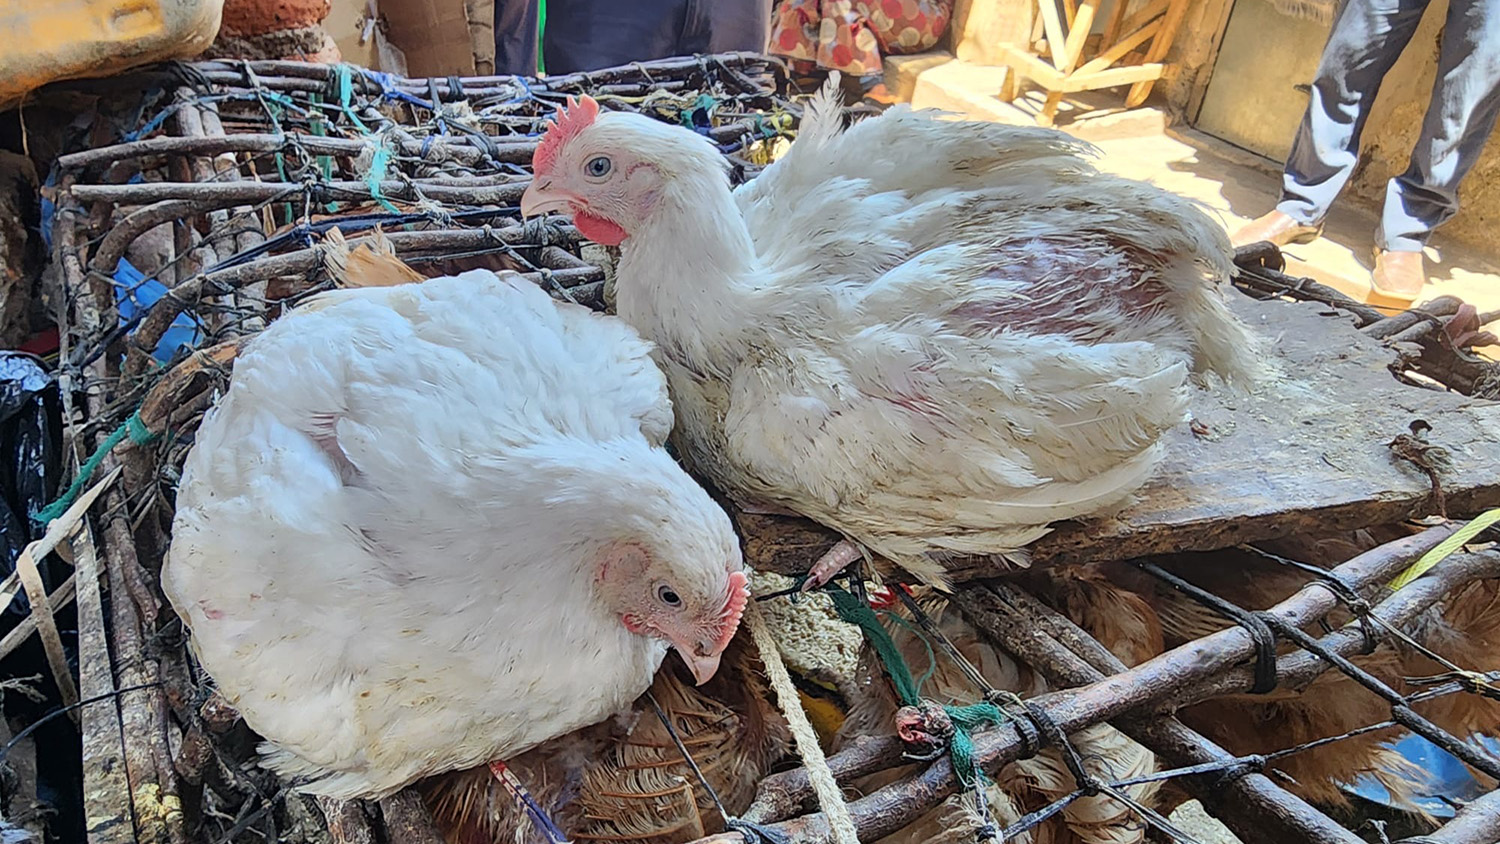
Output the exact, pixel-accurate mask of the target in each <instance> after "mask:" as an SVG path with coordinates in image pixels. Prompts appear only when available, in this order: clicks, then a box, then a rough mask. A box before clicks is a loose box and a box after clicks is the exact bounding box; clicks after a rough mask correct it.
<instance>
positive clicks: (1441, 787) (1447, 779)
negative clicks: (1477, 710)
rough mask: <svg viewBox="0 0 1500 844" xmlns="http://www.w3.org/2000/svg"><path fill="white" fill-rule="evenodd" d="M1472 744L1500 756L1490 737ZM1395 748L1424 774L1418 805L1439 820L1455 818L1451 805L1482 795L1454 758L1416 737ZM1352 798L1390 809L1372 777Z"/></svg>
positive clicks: (1361, 781) (1388, 797)
mask: <svg viewBox="0 0 1500 844" xmlns="http://www.w3.org/2000/svg"><path fill="white" fill-rule="evenodd" d="M1472 740H1473V741H1475V742H1477V743H1478V744H1480V745H1481V746H1483V747H1484V748H1485V749H1486V750H1488V751H1490V752H1491V753H1497V754H1500V741H1497V740H1496V739H1494V738H1493V737H1491V736H1474V737H1473V739H1472ZM1394 748H1395V750H1396V752H1397V753H1400V754H1401V755H1402V756H1403V757H1405V758H1406V759H1407V761H1409V762H1411V763H1412V764H1413V765H1416V766H1417V767H1418V768H1421V769H1422V770H1423V771H1425V772H1426V773H1427V781H1426V782H1425V783H1423V784H1422V787H1420V788H1418V789H1416V798H1415V802H1416V803H1417V805H1419V806H1421V807H1422V808H1423V809H1426V810H1427V811H1428V812H1430V813H1432V815H1433V817H1436V818H1440V819H1447V818H1451V817H1453V815H1454V810H1453V803H1451V802H1449V801H1455V802H1459V803H1462V802H1467V801H1469V800H1473V799H1475V798H1477V797H1480V796H1482V795H1483V794H1484V793H1485V788H1484V787H1483V786H1481V785H1480V784H1479V782H1478V781H1476V780H1475V779H1474V777H1473V775H1471V774H1470V773H1469V769H1468V768H1466V767H1464V763H1462V762H1460V761H1459V760H1458V758H1457V757H1455V756H1454V755H1453V754H1451V753H1449V752H1448V751H1446V750H1444V749H1442V748H1441V747H1438V746H1437V745H1435V744H1433V743H1432V742H1430V741H1428V740H1427V739H1424V738H1422V737H1421V736H1419V735H1415V734H1409V735H1407V736H1406V737H1405V738H1403V739H1401V740H1400V741H1398V742H1396V744H1395V745H1394ZM1351 790H1352V791H1353V792H1354V793H1355V794H1357V795H1359V796H1360V797H1363V798H1365V799H1366V800H1369V801H1371V802H1373V803H1378V804H1380V805H1382V806H1391V805H1392V802H1393V801H1392V800H1391V794H1390V792H1389V791H1387V790H1386V789H1385V786H1382V785H1381V784H1380V783H1379V782H1377V781H1376V780H1375V779H1374V778H1373V777H1370V776H1365V777H1361V778H1360V779H1359V780H1357V781H1356V782H1355V783H1354V786H1353V788H1352V789H1351Z"/></svg>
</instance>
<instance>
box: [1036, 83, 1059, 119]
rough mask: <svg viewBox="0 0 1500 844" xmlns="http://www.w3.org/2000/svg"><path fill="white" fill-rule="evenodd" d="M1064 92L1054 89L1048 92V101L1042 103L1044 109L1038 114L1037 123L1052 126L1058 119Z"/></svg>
mask: <svg viewBox="0 0 1500 844" xmlns="http://www.w3.org/2000/svg"><path fill="white" fill-rule="evenodd" d="M1062 97H1063V95H1062V92H1061V91H1052V92H1049V93H1048V94H1047V101H1046V102H1045V103H1043V104H1042V110H1041V111H1040V112H1039V113H1038V114H1037V116H1036V125H1038V126H1047V127H1050V126H1052V124H1053V122H1054V121H1055V120H1056V119H1057V107H1058V106H1060V105H1062Z"/></svg>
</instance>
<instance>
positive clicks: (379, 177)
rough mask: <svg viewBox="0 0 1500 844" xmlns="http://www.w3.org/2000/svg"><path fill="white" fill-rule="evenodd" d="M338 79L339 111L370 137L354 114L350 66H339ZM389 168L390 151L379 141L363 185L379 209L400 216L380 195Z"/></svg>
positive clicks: (362, 133)
mask: <svg viewBox="0 0 1500 844" xmlns="http://www.w3.org/2000/svg"><path fill="white" fill-rule="evenodd" d="M338 77H339V110H340V111H342V112H343V113H344V116H345V117H348V118H349V122H350V123H351V124H353V125H354V128H356V129H358V130H359V133H360V134H361V135H364V136H365V137H370V136H371V135H372V134H373V133H372V132H370V128H369V127H368V126H366V125H365V124H364V123H362V122H360V119H359V115H357V114H355V113H354V105H353V103H354V74H353V72H352V71H351V70H350V66H349V65H347V64H341V65H339V66H338ZM390 166H391V149H390V147H388V146H386V145H385V142H384V141H383V140H381V141H379V143H378V145H377V146H376V147H375V155H374V157H373V158H371V159H370V174H369V175H368V176H366V177H365V184H366V185H368V186H369V188H370V195H371V196H373V197H374V198H375V200H376V201H377V202H379V203H380V205H381V207H383V208H385V210H387V211H389V212H391V213H392V214H400V213H401V209H399V208H397V207H396V206H395V205H393V204H391V201H390V200H389V199H386V198H385V197H384V196H383V195H381V193H380V183H381V182H382V181H383V180H384V179H385V173H386V171H387V170H389V169H390Z"/></svg>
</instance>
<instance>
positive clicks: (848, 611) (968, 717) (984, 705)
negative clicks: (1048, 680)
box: [824, 587, 1004, 788]
mask: <svg viewBox="0 0 1500 844" xmlns="http://www.w3.org/2000/svg"><path fill="white" fill-rule="evenodd" d="M824 588H825V591H827V593H828V594H829V596H830V597H832V598H833V607H834V609H835V610H836V611H837V612H838V614H839V617H840V618H842V619H843V620H844V621H847V622H849V623H850V624H853V625H856V626H858V627H859V629H860V630H861V631H863V633H864V634H865V638H866V639H868V640H869V642H870V646H871V647H873V648H874V649H875V653H876V654H877V655H878V656H879V657H880V662H881V665H883V666H884V667H885V673H886V675H887V676H889V677H890V678H891V684H892V685H893V686H895V688H896V696H897V697H898V698H899V699H900V700H901V705H902V706H912V707H921V706H922V704H923V701H922V694H921V690H920V689H919V688H918V686H917V681H916V680H914V679H913V678H912V674H911V668H909V667H908V666H907V664H906V659H905V657H903V656H901V651H900V649H898V648H897V647H896V642H895V641H894V640H893V639H891V634H890V633H888V632H886V629H885V627H884V626H882V625H881V623H880V619H879V618H877V617H876V615H875V611H874V610H872V609H871V608H870V605H869V604H867V603H866V602H864V601H861V600H860V599H859V598H857V597H855V596H854V595H852V594H850V593H849V592H846V591H844V590H843V589H840V588H837V587H824ZM942 709H943V712H945V713H947V715H948V719H949V720H950V721H952V722H953V735H952V736H951V737H950V738H949V739H948V756H949V758H950V759H951V760H952V762H953V772H954V774H956V775H957V776H958V780H959V782H960V783H962V784H963V786H964V788H973V787H974V786H975V784H976V783H979V782H981V781H983V780H984V779H986V778H985V775H984V772H983V771H982V770H980V769H979V767H978V766H977V765H975V764H974V739H973V737H972V736H971V735H970V733H971V732H972V731H973V730H975V729H977V728H979V727H983V726H988V725H990V724H998V723H1000V721H1001V720H1002V719H1003V717H1004V716H1003V715H1002V714H1001V712H1000V707H998V706H996V705H995V704H993V703H989V702H981V703H974V704H970V705H968V706H943V707H942Z"/></svg>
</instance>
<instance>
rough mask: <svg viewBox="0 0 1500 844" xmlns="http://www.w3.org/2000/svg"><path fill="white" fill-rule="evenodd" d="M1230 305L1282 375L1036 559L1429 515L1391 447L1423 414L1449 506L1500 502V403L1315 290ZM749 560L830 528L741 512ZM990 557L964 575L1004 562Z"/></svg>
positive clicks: (1457, 509) (805, 542) (1185, 433)
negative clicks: (1424, 374)
mask: <svg viewBox="0 0 1500 844" xmlns="http://www.w3.org/2000/svg"><path fill="white" fill-rule="evenodd" d="M1233 306H1234V309H1235V310H1236V311H1237V312H1239V313H1240V315H1241V316H1242V317H1244V318H1245V319H1246V320H1248V321H1250V322H1251V324H1252V325H1254V326H1256V327H1257V329H1258V330H1260V331H1261V332H1262V333H1263V334H1264V335H1266V336H1267V337H1269V338H1271V340H1272V341H1273V342H1274V344H1275V347H1276V348H1277V350H1278V354H1277V356H1276V357H1277V360H1278V362H1279V364H1280V366H1282V367H1283V368H1284V369H1285V371H1286V377H1284V378H1282V379H1279V380H1278V381H1277V382H1276V383H1274V384H1272V385H1268V386H1266V387H1264V388H1261V389H1258V390H1256V391H1255V392H1254V393H1253V394H1250V395H1235V394H1233V393H1231V392H1228V391H1225V390H1216V391H1199V392H1198V393H1197V394H1196V395H1195V396H1194V398H1193V401H1192V414H1193V418H1194V419H1195V420H1197V422H1198V423H1199V425H1197V426H1193V427H1197V428H1198V429H1199V430H1200V431H1204V432H1205V433H1202V434H1199V433H1194V431H1193V430H1192V428H1191V427H1190V426H1187V425H1184V426H1181V427H1180V428H1178V429H1177V430H1175V431H1173V432H1172V433H1171V434H1170V435H1169V437H1168V456H1167V458H1166V460H1165V461H1164V463H1163V465H1162V467H1161V469H1160V470H1159V471H1158V473H1157V475H1156V477H1155V479H1154V480H1152V481H1151V482H1150V483H1148V484H1147V485H1146V486H1145V487H1144V488H1143V489H1142V490H1141V491H1140V493H1139V495H1138V496H1137V500H1136V501H1135V502H1133V503H1132V504H1130V505H1129V506H1127V507H1126V508H1125V509H1124V510H1122V511H1121V512H1120V513H1118V514H1117V515H1115V516H1111V517H1107V518H1099V519H1093V520H1089V521H1087V522H1080V523H1068V524H1062V525H1059V526H1058V527H1057V529H1056V530H1054V531H1053V533H1051V534H1050V535H1048V536H1046V537H1043V538H1042V539H1041V540H1039V541H1038V542H1036V543H1035V544H1034V545H1033V546H1032V548H1031V552H1032V557H1033V565H1057V564H1065V563H1077V562H1090V561H1107V560H1123V559H1130V558H1134V557H1139V556H1142V555H1146V554H1155V553H1165V552H1174V551H1206V550H1213V549H1217V548H1225V547H1229V546H1231V545H1235V544H1237V543H1240V542H1250V541H1256V540H1262V539H1270V538H1273V537H1279V536H1287V535H1292V534H1298V533H1305V532H1311V531H1320V530H1346V529H1350V530H1352V529H1355V528H1360V527H1367V526H1370V525H1376V524H1385V523H1390V522H1395V521H1399V520H1401V519H1404V518H1408V517H1412V516H1423V515H1428V514H1431V513H1432V512H1433V509H1434V508H1433V500H1432V496H1431V485H1430V483H1429V481H1428V478H1427V476H1426V475H1425V474H1423V473H1422V472H1421V471H1420V470H1418V469H1417V468H1416V467H1414V466H1412V465H1411V464H1409V463H1406V462H1404V461H1401V460H1399V459H1397V458H1396V457H1395V456H1394V455H1393V454H1392V453H1391V451H1390V449H1389V448H1388V447H1387V446H1388V443H1390V441H1391V440H1392V439H1393V438H1395V437H1396V436H1397V435H1398V434H1402V433H1406V432H1408V429H1409V425H1410V423H1411V422H1413V421H1415V420H1418V419H1421V420H1425V421H1426V422H1427V423H1428V424H1429V425H1431V426H1432V431H1431V433H1430V434H1429V435H1428V436H1429V439H1430V440H1431V442H1433V443H1434V444H1437V445H1441V446H1443V447H1444V448H1446V449H1447V450H1448V451H1449V452H1450V454H1451V457H1452V460H1453V469H1452V471H1451V472H1450V473H1449V474H1447V475H1446V476H1445V477H1444V478H1443V479H1442V480H1443V487H1444V490H1445V492H1446V494H1447V499H1448V508H1449V511H1450V512H1451V513H1453V514H1455V515H1457V514H1462V513H1472V512H1476V511H1479V510H1482V509H1488V508H1491V507H1496V506H1500V403H1496V402H1493V401H1484V400H1480V399H1471V398H1467V397H1465V396H1462V395H1458V394H1454V393H1444V392H1437V391H1433V390H1426V389H1422V388H1419V387H1412V386H1407V385H1404V384H1402V383H1400V382H1399V381H1397V380H1396V379H1395V378H1394V377H1393V376H1392V375H1391V373H1390V370H1389V366H1390V363H1391V362H1392V361H1393V360H1394V352H1392V351H1391V350H1389V349H1387V348H1385V347H1384V346H1382V345H1381V344H1380V343H1379V342H1378V341H1375V340H1372V339H1370V338H1368V337H1365V336H1364V335H1363V334H1360V333H1359V332H1358V331H1357V330H1355V329H1354V327H1353V325H1352V323H1351V322H1350V321H1349V319H1348V318H1347V317H1345V316H1342V315H1338V314H1336V313H1333V312H1332V311H1330V310H1329V309H1327V308H1325V307H1323V306H1321V305H1316V304H1312V303H1295V304H1293V303H1286V302H1258V301H1255V300H1252V299H1249V298H1247V297H1244V296H1239V295H1237V294H1236V296H1235V300H1234V302H1233ZM736 518H737V520H738V522H739V524H740V526H741V528H742V531H743V532H744V534H745V540H746V542H745V547H746V556H747V562H749V563H750V565H752V566H753V567H755V568H759V569H766V570H772V571H781V572H784V573H800V572H802V571H806V569H807V566H808V564H809V563H810V562H811V561H812V560H813V559H816V557H817V556H818V555H820V554H821V553H822V552H823V551H824V550H826V549H827V548H828V547H829V546H830V545H831V544H832V542H833V541H834V539H835V537H833V536H832V535H831V534H829V533H828V532H826V531H824V530H822V529H821V528H818V527H817V526H815V525H812V524H811V523H809V522H804V521H801V520H793V519H779V518H776V517H768V516H750V515H746V514H737V517H736ZM999 571H1000V569H998V568H997V567H996V566H995V565H993V564H992V563H990V562H989V561H986V560H972V561H965V562H964V563H962V564H959V565H956V566H955V567H954V576H955V577H956V578H958V579H965V578H970V577H980V576H985V575H987V574H995V573H998V572H999Z"/></svg>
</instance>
